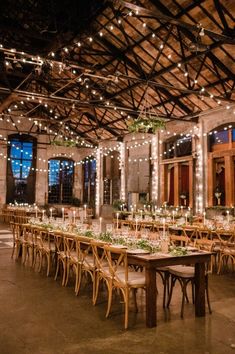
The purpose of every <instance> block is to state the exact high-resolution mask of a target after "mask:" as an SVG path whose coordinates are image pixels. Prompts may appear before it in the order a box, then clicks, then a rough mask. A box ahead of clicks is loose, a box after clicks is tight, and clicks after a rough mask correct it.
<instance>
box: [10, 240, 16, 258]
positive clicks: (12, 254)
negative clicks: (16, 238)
mask: <svg viewBox="0 0 235 354" xmlns="http://www.w3.org/2000/svg"><path fill="white" fill-rule="evenodd" d="M15 247H16V244H15V242H14V243H13V248H12V253H11V258H13V256H14V253H15Z"/></svg>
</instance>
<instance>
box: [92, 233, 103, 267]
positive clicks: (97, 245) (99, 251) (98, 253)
mask: <svg viewBox="0 0 235 354" xmlns="http://www.w3.org/2000/svg"><path fill="white" fill-rule="evenodd" d="M105 245H106V243H105V242H102V241H97V240H91V248H92V253H93V257H94V261H95V267H96V269H97V271H103V267H104V261H105V250H104V246H105Z"/></svg>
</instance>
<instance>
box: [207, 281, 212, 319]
mask: <svg viewBox="0 0 235 354" xmlns="http://www.w3.org/2000/svg"><path fill="white" fill-rule="evenodd" d="M205 281H206V299H207V305H208V309H209V313H212V310H211V303H210V298H209V287H208V274H207V275H206V279H205Z"/></svg>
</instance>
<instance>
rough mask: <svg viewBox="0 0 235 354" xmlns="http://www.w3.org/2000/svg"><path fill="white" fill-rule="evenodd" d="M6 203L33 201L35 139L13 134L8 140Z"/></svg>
mask: <svg viewBox="0 0 235 354" xmlns="http://www.w3.org/2000/svg"><path fill="white" fill-rule="evenodd" d="M8 142H9V144H8V164H7V203H12V202H14V201H16V202H18V203H29V204H32V203H34V202H35V163H36V139H35V138H33V137H31V136H29V135H24V134H22V135H19V134H13V135H10V136H9V140H8Z"/></svg>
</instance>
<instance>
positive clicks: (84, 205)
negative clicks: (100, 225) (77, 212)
mask: <svg viewBox="0 0 235 354" xmlns="http://www.w3.org/2000/svg"><path fill="white" fill-rule="evenodd" d="M86 208H87V206H86V204H85V205H84V219H86Z"/></svg>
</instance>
